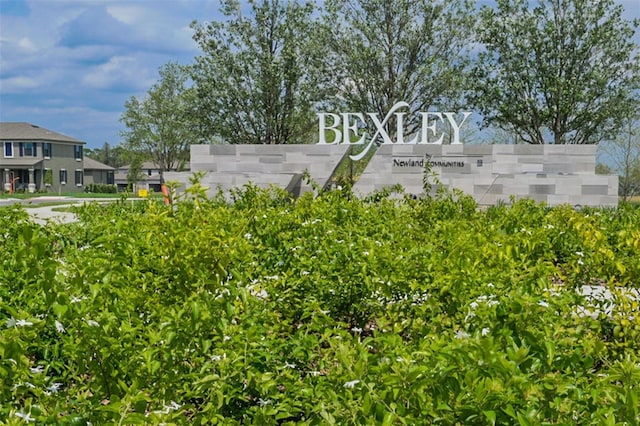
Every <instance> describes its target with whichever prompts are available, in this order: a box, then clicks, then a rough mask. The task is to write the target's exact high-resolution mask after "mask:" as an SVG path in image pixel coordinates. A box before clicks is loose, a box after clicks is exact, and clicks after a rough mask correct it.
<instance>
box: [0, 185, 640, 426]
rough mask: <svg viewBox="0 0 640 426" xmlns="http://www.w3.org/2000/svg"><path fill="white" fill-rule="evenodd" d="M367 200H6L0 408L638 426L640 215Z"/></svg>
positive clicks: (258, 419) (37, 416) (264, 420)
mask: <svg viewBox="0 0 640 426" xmlns="http://www.w3.org/2000/svg"><path fill="white" fill-rule="evenodd" d="M383 195H384V194H380V196H379V197H373V198H371V199H368V200H359V199H355V198H352V197H349V194H348V192H347V193H345V191H329V192H326V193H323V194H322V196H319V197H315V198H314V197H313V196H312V195H311V194H306V195H304V196H303V197H301V198H300V199H298V200H296V201H295V202H294V201H292V200H291V199H290V198H289V196H288V194H286V193H284V192H282V191H279V190H275V189H272V190H260V189H258V188H256V187H253V186H246V187H244V188H241V189H238V190H237V191H235V192H234V193H233V194H232V199H233V202H232V203H227V202H226V201H225V200H224V197H217V198H216V199H212V200H208V199H206V198H204V197H203V196H202V195H201V194H200V193H199V192H198V191H195V190H194V191H193V193H190V194H188V196H187V197H185V198H184V199H183V200H182V201H181V202H179V203H178V204H177V205H174V206H165V205H164V204H163V203H162V201H161V200H160V201H158V200H146V201H143V202H137V203H131V202H127V201H125V200H120V201H116V202H113V203H110V204H108V205H102V204H85V205H83V206H82V207H79V208H78V210H77V216H78V217H79V222H77V223H72V224H67V225H60V224H54V223H52V224H49V225H47V226H44V227H41V226H39V225H36V224H34V223H33V222H31V221H30V220H29V217H28V215H27V214H26V213H25V212H24V211H23V210H21V209H20V208H4V209H3V210H2V215H0V228H1V229H2V231H1V232H0V262H1V263H2V265H1V266H0V381H1V382H2V383H3V386H1V387H0V421H2V422H6V423H10V424H19V423H20V422H24V421H30V420H35V421H37V422H39V423H42V424H89V422H91V423H92V424H112V423H121V424H137V423H140V424H156V423H161V422H163V423H180V424H182V423H194V424H208V423H213V424H215V423H221V424H251V423H253V424H267V425H269V424H509V425H510V424H523V425H524V424H542V423H553V424H575V423H581V424H618V423H620V424H625V423H626V424H637V423H638V422H639V421H640V413H639V410H638V394H639V392H640V391H639V389H638V383H640V356H639V355H638V354H640V315H638V314H637V312H638V295H637V287H638V283H639V282H640V269H639V263H640V262H638V257H637V256H638V255H637V253H638V250H639V249H640V210H639V209H633V208H621V209H617V210H598V209H585V210H583V211H576V210H574V209H572V208H569V207H558V208H553V209H550V208H546V207H544V206H541V205H538V204H535V203H533V202H531V201H526V200H523V201H518V202H515V203H514V204H513V205H512V206H496V207H492V208H489V209H488V210H486V211H480V210H478V209H477V208H476V206H475V203H473V200H470V199H469V198H468V197H465V196H463V195H461V194H450V193H440V194H439V195H436V196H434V197H429V198H425V199H409V198H408V199H404V200H400V199H394V200H390V199H387V198H385V197H384V196H383ZM605 293H606V295H605V296H606V297H604V296H603V294H605Z"/></svg>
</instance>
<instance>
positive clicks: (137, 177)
mask: <svg viewBox="0 0 640 426" xmlns="http://www.w3.org/2000/svg"><path fill="white" fill-rule="evenodd" d="M142 162H143V161H142V157H141V156H140V155H134V156H132V157H131V163H130V164H129V168H128V169H127V191H133V190H134V187H135V185H137V184H138V182H141V181H142V180H143V179H144V178H145V175H144V172H143V171H142Z"/></svg>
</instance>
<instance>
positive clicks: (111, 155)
mask: <svg viewBox="0 0 640 426" xmlns="http://www.w3.org/2000/svg"><path fill="white" fill-rule="evenodd" d="M84 155H85V156H86V157H89V158H91V159H93V160H96V161H99V162H101V163H103V164H106V165H107V166H111V167H115V168H119V167H122V166H124V165H125V164H127V163H128V162H129V161H130V157H131V155H132V153H130V152H128V151H127V150H126V149H125V148H124V147H123V146H121V145H116V146H114V147H112V146H111V145H110V144H109V143H108V142H105V143H104V145H102V148H94V149H90V148H85V149H84Z"/></svg>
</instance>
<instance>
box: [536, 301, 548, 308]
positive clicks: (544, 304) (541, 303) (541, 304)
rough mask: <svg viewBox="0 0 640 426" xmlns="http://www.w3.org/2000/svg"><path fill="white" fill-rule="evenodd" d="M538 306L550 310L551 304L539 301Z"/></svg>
mask: <svg viewBox="0 0 640 426" xmlns="http://www.w3.org/2000/svg"><path fill="white" fill-rule="evenodd" d="M538 305H540V306H542V307H543V308H548V307H549V304H548V303H547V302H545V301H544V300H539V301H538Z"/></svg>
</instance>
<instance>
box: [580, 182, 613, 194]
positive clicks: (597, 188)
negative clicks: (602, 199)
mask: <svg viewBox="0 0 640 426" xmlns="http://www.w3.org/2000/svg"><path fill="white" fill-rule="evenodd" d="M608 193H609V185H607V184H604V185H582V191H581V194H582V195H607V194H608Z"/></svg>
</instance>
